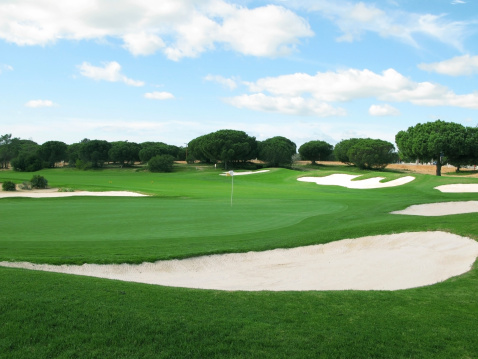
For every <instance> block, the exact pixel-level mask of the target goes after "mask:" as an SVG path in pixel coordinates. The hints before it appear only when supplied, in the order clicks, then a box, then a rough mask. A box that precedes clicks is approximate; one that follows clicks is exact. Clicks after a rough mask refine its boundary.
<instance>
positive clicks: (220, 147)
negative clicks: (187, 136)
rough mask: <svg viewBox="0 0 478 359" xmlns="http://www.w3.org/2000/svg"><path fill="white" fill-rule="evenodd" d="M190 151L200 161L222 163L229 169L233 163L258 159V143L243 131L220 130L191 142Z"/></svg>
mask: <svg viewBox="0 0 478 359" xmlns="http://www.w3.org/2000/svg"><path fill="white" fill-rule="evenodd" d="M188 150H189V151H190V153H191V155H192V156H194V157H195V158H196V159H199V160H203V161H206V162H217V161H222V163H223V164H224V168H225V169H227V168H228V164H229V163H231V162H232V163H234V162H246V161H248V160H251V159H253V158H256V157H257V141H256V138H255V137H251V136H249V135H247V134H246V133H245V132H243V131H236V130H219V131H216V132H213V133H210V134H207V135H203V136H200V137H198V138H195V139H194V140H192V141H190V142H189V144H188Z"/></svg>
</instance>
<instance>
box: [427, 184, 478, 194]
mask: <svg viewBox="0 0 478 359" xmlns="http://www.w3.org/2000/svg"><path fill="white" fill-rule="evenodd" d="M435 189H437V190H439V191H440V192H446V193H477V192H478V183H459V184H445V185H442V186H438V187H435Z"/></svg>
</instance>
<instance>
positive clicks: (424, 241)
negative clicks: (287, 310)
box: [0, 232, 478, 291]
mask: <svg viewBox="0 0 478 359" xmlns="http://www.w3.org/2000/svg"><path fill="white" fill-rule="evenodd" d="M477 256H478V243H477V242H476V241H474V240H473V239H470V238H467V237H461V236H458V235H455V234H451V233H446V232H414V233H400V234H391V235H382V236H369V237H362V238H357V239H344V240H340V241H336V242H331V243H328V244H321V245H313V246H307V247H299V248H293V249H275V250H270V251H264V252H248V253H232V254H222V255H211V256H202V257H196V258H189V259H184V260H167V261H158V262H155V263H142V264H140V265H130V264H113V265H99V264H84V265H81V266H77V265H61V266H54V265H43V264H32V263H25V262H22V263H20V262H19V263H14V262H13V263H12V262H0V265H1V266H5V267H15V268H26V269H32V270H42V271H50V272H60V273H68V274H76V275H84V276H92V277H102V278H108V279H115V280H122V281H130V282H140V283H148V284H156V285H164V286H172V287H185V288H198V289H215V290H234V291H263V290H267V291H309V290H400V289H408V288H414V287H421V286H427V285H432V284H435V283H438V282H441V281H444V280H446V279H448V278H451V277H454V276H457V275H460V274H463V273H465V272H467V271H469V270H470V269H471V267H472V265H473V263H474V262H475V260H476V257H477Z"/></svg>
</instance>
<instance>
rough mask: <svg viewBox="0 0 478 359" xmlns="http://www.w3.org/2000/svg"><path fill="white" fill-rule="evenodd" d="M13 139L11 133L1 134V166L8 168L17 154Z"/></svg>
mask: <svg viewBox="0 0 478 359" xmlns="http://www.w3.org/2000/svg"><path fill="white" fill-rule="evenodd" d="M12 141H13V139H12V135H11V134H6V135H3V136H0V168H8V164H9V163H10V161H11V160H12V158H13V157H14V156H15V148H14V145H13V144H12Z"/></svg>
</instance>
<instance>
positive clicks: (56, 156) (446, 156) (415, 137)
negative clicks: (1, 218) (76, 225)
mask: <svg viewBox="0 0 478 359" xmlns="http://www.w3.org/2000/svg"><path fill="white" fill-rule="evenodd" d="M396 143H397V145H398V152H397V151H396V150H395V146H394V145H393V144H392V143H390V142H388V141H384V140H380V139H371V138H350V139H346V140H342V141H340V142H339V143H337V144H336V145H335V147H334V146H332V145H331V144H329V143H327V142H325V141H321V140H315V141H309V142H306V143H304V144H303V145H302V146H300V147H299V149H297V146H296V144H295V143H294V142H292V141H291V140H290V139H288V138H286V137H282V136H276V137H272V138H269V139H266V140H264V141H258V140H256V138H255V137H253V136H249V135H248V134H247V133H246V132H244V131H238V130H219V131H216V132H212V133H209V134H206V135H202V136H199V137H197V138H195V139H193V140H191V141H190V142H189V143H188V144H187V146H186V147H178V146H174V145H168V144H166V143H163V142H143V143H139V144H138V143H134V142H128V141H116V142H108V141H104V140H89V139H84V140H82V141H80V142H78V143H73V144H71V145H67V144H66V143H64V142H61V141H48V142H45V143H43V144H42V145H39V144H37V143H35V142H33V141H31V140H22V139H19V138H12V135H11V134H7V135H3V136H0V167H1V168H8V166H9V164H11V166H12V167H13V168H14V170H16V171H26V172H33V171H37V170H39V169H42V168H45V167H54V166H55V165H56V164H57V163H59V162H62V161H64V162H66V163H68V165H69V166H71V167H76V168H78V169H88V168H101V167H103V166H104V165H105V164H106V163H113V164H118V165H120V166H122V167H123V166H131V165H133V164H134V163H136V162H141V163H143V164H148V168H149V169H150V170H151V171H164V172H167V171H171V170H172V165H173V162H174V161H188V163H194V162H195V161H200V162H204V163H221V164H222V165H223V167H224V168H225V169H229V168H231V167H233V168H237V167H240V166H242V165H243V164H246V163H248V162H249V161H251V160H252V159H258V160H260V161H263V162H264V163H265V164H266V165H267V166H271V167H290V166H291V165H292V162H293V161H295V160H298V159H302V160H307V161H311V162H312V164H315V163H316V161H330V160H337V161H340V162H343V163H346V164H350V165H355V166H357V167H359V168H362V169H382V168H384V167H386V166H387V165H388V164H390V163H393V162H396V161H399V160H404V161H421V162H435V163H436V166H437V172H436V174H437V175H441V166H442V165H443V164H444V163H450V164H452V165H454V166H456V167H457V170H459V168H460V167H462V166H464V165H470V164H476V163H477V162H478V128H476V127H464V126H462V125H459V124H456V123H453V122H444V121H440V120H438V121H435V122H428V123H425V124H420V123H419V124H417V125H416V126H412V127H409V128H408V130H406V131H400V132H399V133H398V134H397V135H396Z"/></svg>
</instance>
